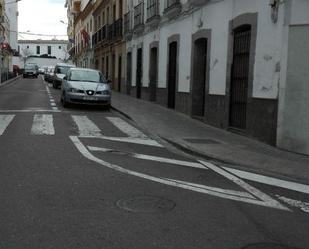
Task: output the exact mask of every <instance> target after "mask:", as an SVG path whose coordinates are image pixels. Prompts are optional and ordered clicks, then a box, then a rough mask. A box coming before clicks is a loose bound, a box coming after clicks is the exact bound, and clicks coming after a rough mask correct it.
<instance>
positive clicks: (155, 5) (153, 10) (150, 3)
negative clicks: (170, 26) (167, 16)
mask: <svg viewBox="0 0 309 249" xmlns="http://www.w3.org/2000/svg"><path fill="white" fill-rule="evenodd" d="M159 3H160V1H159V0H147V21H146V23H147V27H148V28H150V29H157V28H158V25H159V22H160V13H159Z"/></svg>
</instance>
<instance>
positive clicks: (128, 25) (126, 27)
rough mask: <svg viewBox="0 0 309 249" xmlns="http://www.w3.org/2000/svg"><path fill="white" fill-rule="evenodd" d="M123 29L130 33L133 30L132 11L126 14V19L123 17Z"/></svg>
mask: <svg viewBox="0 0 309 249" xmlns="http://www.w3.org/2000/svg"><path fill="white" fill-rule="evenodd" d="M123 29H124V33H125V34H128V33H130V32H131V30H132V25H131V12H128V13H126V14H124V19H123Z"/></svg>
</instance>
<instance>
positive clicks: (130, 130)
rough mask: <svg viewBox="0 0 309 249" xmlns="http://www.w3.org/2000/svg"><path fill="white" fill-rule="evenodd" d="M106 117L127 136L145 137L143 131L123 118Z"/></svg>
mask: <svg viewBox="0 0 309 249" xmlns="http://www.w3.org/2000/svg"><path fill="white" fill-rule="evenodd" d="M107 119H108V120H109V121H110V122H111V123H112V124H113V125H115V126H116V127H117V128H118V129H119V130H121V131H122V132H123V133H125V134H127V135H128V136H129V137H134V138H143V139H147V136H146V135H145V134H144V133H142V132H141V131H139V130H138V129H136V128H135V127H133V126H132V125H130V124H129V123H127V122H126V121H124V120H123V119H121V118H118V117H107Z"/></svg>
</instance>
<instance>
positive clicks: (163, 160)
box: [88, 146, 207, 169]
mask: <svg viewBox="0 0 309 249" xmlns="http://www.w3.org/2000/svg"><path fill="white" fill-rule="evenodd" d="M88 149H89V150H91V151H101V152H113V151H114V150H113V149H106V148H99V147H93V146H88ZM129 154H130V156H132V157H135V158H137V159H142V160H149V161H154V162H161V163H168V164H175V165H180V166H186V167H191V168H198V169H207V168H206V167H205V166H204V165H202V164H200V163H195V162H188V161H183V160H175V159H170V158H165V157H158V156H149V155H143V154H137V153H129Z"/></svg>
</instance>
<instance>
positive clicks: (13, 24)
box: [5, 2, 18, 51]
mask: <svg viewBox="0 0 309 249" xmlns="http://www.w3.org/2000/svg"><path fill="white" fill-rule="evenodd" d="M5 13H6V15H7V17H8V19H9V23H10V38H9V43H10V46H11V48H12V49H15V50H16V51H17V49H18V45H17V31H18V26H17V25H18V21H17V20H18V9H17V3H14V2H13V3H10V4H7V5H5Z"/></svg>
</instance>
